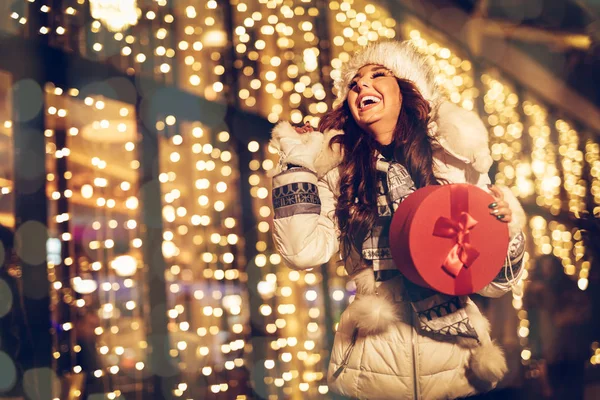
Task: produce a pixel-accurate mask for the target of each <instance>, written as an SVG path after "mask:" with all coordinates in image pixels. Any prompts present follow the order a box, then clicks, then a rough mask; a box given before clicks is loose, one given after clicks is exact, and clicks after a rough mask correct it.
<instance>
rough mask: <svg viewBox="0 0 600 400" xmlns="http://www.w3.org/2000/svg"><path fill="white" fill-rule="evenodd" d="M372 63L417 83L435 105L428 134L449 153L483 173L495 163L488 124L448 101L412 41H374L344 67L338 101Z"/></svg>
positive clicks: (432, 106)
mask: <svg viewBox="0 0 600 400" xmlns="http://www.w3.org/2000/svg"><path fill="white" fill-rule="evenodd" d="M369 64H377V65H383V66H384V67H386V68H387V69H389V70H390V71H392V73H393V74H394V75H395V76H396V77H397V78H400V79H406V80H408V81H411V82H412V83H414V84H415V86H416V87H417V89H418V90H419V92H420V93H421V95H422V96H423V98H424V99H425V100H427V101H429V105H430V106H431V112H430V115H429V117H430V125H429V126H428V133H429V135H430V136H432V137H434V138H435V139H436V141H437V143H438V144H439V145H441V146H442V147H443V148H444V149H445V150H446V151H447V152H449V153H450V154H452V155H453V156H454V157H456V158H458V159H459V160H460V161H462V162H465V163H467V164H472V165H473V168H475V170H477V171H478V172H481V173H487V172H488V170H489V169H490V166H491V165H492V162H493V160H492V157H491V154H490V150H489V147H488V145H489V138H488V132H487V129H486V127H485V126H484V124H483V122H482V121H481V119H480V118H479V116H478V115H477V114H475V113H474V112H472V111H467V110H465V109H464V108H462V107H459V106H457V105H456V104H453V103H451V102H448V101H446V99H445V97H444V95H443V94H442V91H441V90H440V89H439V87H438V86H437V84H436V82H435V74H434V71H433V68H432V65H431V64H430V63H429V62H428V61H427V59H426V58H425V56H423V55H422V54H421V53H419V51H418V50H417V49H416V48H415V47H414V46H413V45H412V43H411V42H409V41H404V42H399V41H384V42H378V43H373V44H370V45H369V46H367V47H365V48H364V49H363V50H361V51H359V52H358V53H356V54H355V55H354V56H353V57H352V58H351V59H350V60H349V61H348V62H347V63H345V64H344V65H343V66H342V71H341V74H340V77H339V78H338V79H336V80H335V82H334V86H335V88H336V89H337V93H338V98H337V102H338V104H339V103H341V102H343V101H344V100H346V96H348V91H349V88H348V85H349V84H350V82H351V81H352V79H353V78H354V77H355V76H356V74H357V73H358V70H359V69H361V68H362V67H364V66H365V65H369Z"/></svg>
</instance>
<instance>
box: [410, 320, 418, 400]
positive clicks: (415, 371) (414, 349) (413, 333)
mask: <svg viewBox="0 0 600 400" xmlns="http://www.w3.org/2000/svg"><path fill="white" fill-rule="evenodd" d="M410 315H411V322H412V324H411V328H410V336H411V337H410V339H411V342H412V356H413V385H414V398H415V400H419V378H418V377H419V366H418V356H417V345H416V336H417V335H416V328H415V314H414V312H413V311H412V310H411V311H410Z"/></svg>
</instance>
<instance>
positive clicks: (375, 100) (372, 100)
mask: <svg viewBox="0 0 600 400" xmlns="http://www.w3.org/2000/svg"><path fill="white" fill-rule="evenodd" d="M380 101H381V99H380V98H379V97H377V96H365V97H363V98H362V99H360V103H359V104H358V109H359V110H360V111H365V110H368V109H370V108H372V107H374V106H375V105H376V104H379V102H380Z"/></svg>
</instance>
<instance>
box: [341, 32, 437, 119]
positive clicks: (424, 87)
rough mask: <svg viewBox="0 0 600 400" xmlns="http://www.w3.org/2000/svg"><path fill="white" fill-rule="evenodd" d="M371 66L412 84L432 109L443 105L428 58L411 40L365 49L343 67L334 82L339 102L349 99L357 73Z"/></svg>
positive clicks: (384, 43) (379, 43) (375, 45)
mask: <svg viewBox="0 0 600 400" xmlns="http://www.w3.org/2000/svg"><path fill="white" fill-rule="evenodd" d="M368 64H378V65H383V66H384V67H386V68H387V69H389V70H390V71H392V73H393V74H394V75H395V76H396V77H398V78H401V79H406V80H409V81H411V82H413V83H414V84H415V85H416V86H417V88H418V89H419V92H421V95H423V97H424V98H425V100H428V101H429V102H430V103H431V105H432V108H435V106H436V105H437V104H438V103H439V102H440V99H441V94H440V91H439V89H438V87H437V84H436V83H435V74H434V72H433V69H432V66H431V64H430V63H429V62H428V61H427V59H426V58H425V56H423V55H422V54H421V53H419V51H418V50H417V48H416V47H415V46H414V45H413V44H412V43H411V42H410V41H403V42H400V41H392V40H390V41H383V42H378V43H374V44H371V45H369V46H367V47H365V48H364V49H363V50H361V51H359V52H358V53H356V54H355V55H354V56H352V57H351V58H350V60H349V61H348V62H346V63H345V64H344V65H343V66H342V71H341V73H340V74H339V76H338V77H337V79H335V80H334V87H335V88H336V90H337V96H338V97H337V98H338V100H337V101H338V102H340V103H341V102H343V101H344V100H345V99H346V96H347V95H348V85H349V84H350V82H351V81H352V79H353V78H354V77H355V76H356V74H357V73H358V70H359V69H361V68H362V67H364V66H365V65H368Z"/></svg>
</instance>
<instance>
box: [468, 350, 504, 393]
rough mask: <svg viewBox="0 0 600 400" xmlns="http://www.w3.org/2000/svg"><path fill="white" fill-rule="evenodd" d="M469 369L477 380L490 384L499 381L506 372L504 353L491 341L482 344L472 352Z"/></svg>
mask: <svg viewBox="0 0 600 400" xmlns="http://www.w3.org/2000/svg"><path fill="white" fill-rule="evenodd" d="M470 368H471V371H473V374H474V375H475V376H476V377H477V378H479V379H481V380H483V381H487V382H490V383H496V382H498V381H500V379H502V378H503V377H504V375H505V374H506V372H507V371H508V367H507V366H506V359H505V358H504V352H503V351H502V349H501V348H500V346H498V345H497V344H496V343H495V342H493V341H490V342H487V343H483V344H482V345H481V346H478V347H476V348H475V349H474V350H473V352H472V353H471V360H470Z"/></svg>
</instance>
